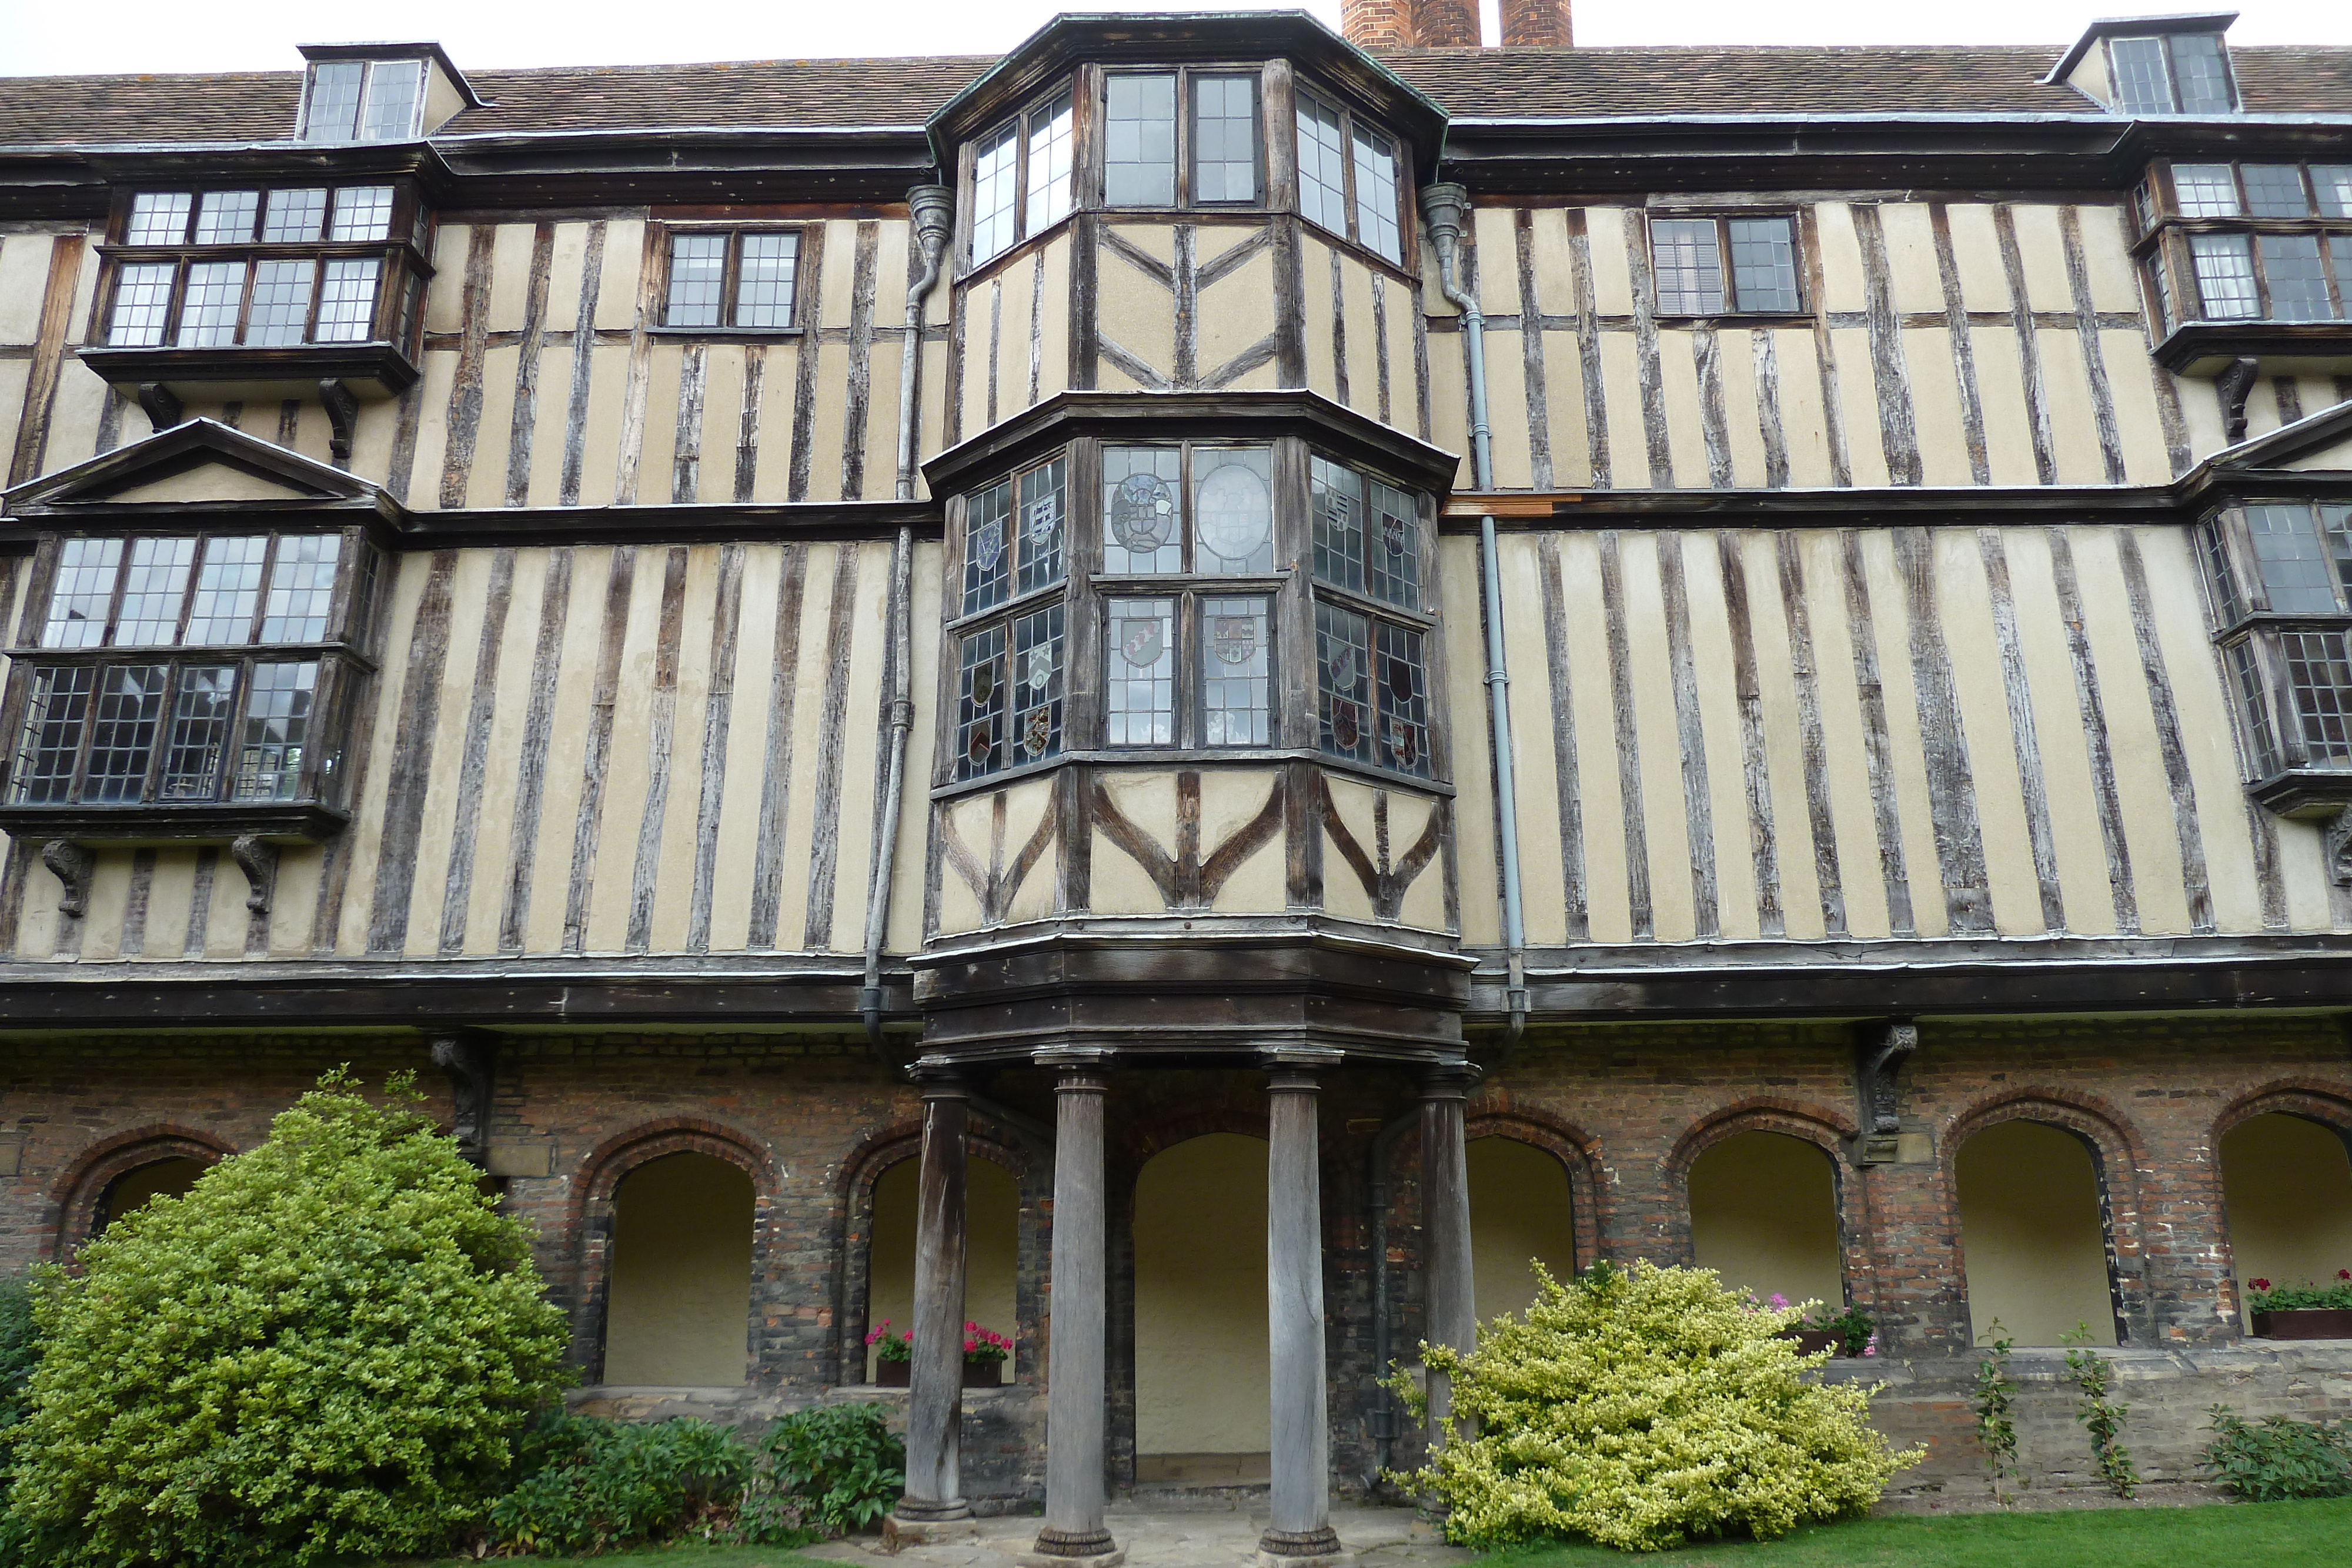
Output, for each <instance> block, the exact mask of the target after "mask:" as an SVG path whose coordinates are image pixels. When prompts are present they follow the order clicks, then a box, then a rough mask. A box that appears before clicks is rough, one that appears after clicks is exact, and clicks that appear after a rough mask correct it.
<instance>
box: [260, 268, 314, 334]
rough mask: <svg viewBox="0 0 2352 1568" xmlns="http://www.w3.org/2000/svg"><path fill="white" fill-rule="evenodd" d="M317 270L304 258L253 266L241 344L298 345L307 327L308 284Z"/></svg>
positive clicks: (308, 312) (308, 306)
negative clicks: (250, 305)
mask: <svg viewBox="0 0 2352 1568" xmlns="http://www.w3.org/2000/svg"><path fill="white" fill-rule="evenodd" d="M318 269H319V264H318V263H317V262H315V261H311V260H310V259H308V258H307V257H306V258H305V259H303V260H301V261H265V262H260V263H257V265H256V266H255V267H254V273H253V309H252V311H251V313H250V314H248V315H247V318H246V322H245V340H246V341H247V342H248V343H259V344H271V343H299V342H300V341H301V340H302V329H303V328H305V327H307V326H309V325H310V282H311V279H312V278H313V277H316V276H317V274H318Z"/></svg>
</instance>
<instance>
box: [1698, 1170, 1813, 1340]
mask: <svg viewBox="0 0 2352 1568" xmlns="http://www.w3.org/2000/svg"><path fill="white" fill-rule="evenodd" d="M1685 1185H1686V1186H1687V1188H1688V1191H1689V1194H1690V1221H1691V1253H1692V1256H1693V1257H1694V1259H1695V1260H1696V1261H1697V1264H1698V1266H1699V1267H1700V1268H1702V1269H1712V1270H1715V1271H1716V1272H1717V1273H1718V1274H1720V1275H1721V1276H1722V1277H1723V1282H1724V1283H1725V1284H1727V1285H1728V1286H1730V1287H1731V1288H1732V1289H1734V1290H1738V1289H1741V1288H1743V1287H1744V1288H1746V1289H1748V1290H1750V1291H1755V1292H1756V1294H1757V1297H1758V1298H1759V1300H1769V1299H1770V1298H1771V1297H1773V1296H1776V1295H1778V1296H1785V1297H1786V1298H1788V1300H1789V1301H1790V1302H1791V1303H1794V1302H1798V1301H1819V1302H1821V1303H1822V1305H1823V1306H1825V1307H1827V1308H1828V1309H1829V1310H1830V1311H1832V1312H1836V1311H1838V1310H1839V1309H1841V1308H1843V1306H1844V1305H1845V1264H1844V1254H1843V1249H1841V1248H1840V1247H1839V1245H1838V1207H1837V1172H1836V1171H1835V1169H1834V1168H1832V1166H1831V1165H1830V1157H1829V1155H1828V1154H1827V1153H1825V1152H1824V1151H1823V1150H1822V1147H1821V1145H1818V1144H1813V1143H1808V1142H1807V1141H1806V1140H1804V1139H1803V1138H1792V1137H1790V1135H1789V1134H1786V1133H1765V1132H1747V1133H1734V1134H1731V1136H1729V1137H1727V1138H1725V1139H1723V1140H1722V1141H1721V1142H1719V1143H1715V1144H1711V1145H1708V1146H1707V1147H1706V1148H1705V1149H1703V1150H1701V1151H1700V1153H1699V1155H1698V1157H1697V1158H1696V1159H1695V1160H1693V1161H1692V1162H1691V1167H1690V1175H1689V1176H1688V1178H1687V1180H1686V1183H1685Z"/></svg>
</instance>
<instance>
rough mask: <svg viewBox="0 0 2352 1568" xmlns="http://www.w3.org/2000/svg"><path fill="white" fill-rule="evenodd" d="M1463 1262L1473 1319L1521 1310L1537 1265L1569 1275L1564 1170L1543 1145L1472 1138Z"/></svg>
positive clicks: (1570, 1233)
mask: <svg viewBox="0 0 2352 1568" xmlns="http://www.w3.org/2000/svg"><path fill="white" fill-rule="evenodd" d="M1465 1153H1466V1155H1467V1156H1468V1157H1467V1162H1466V1163H1467V1165H1468V1169H1469V1177H1470V1260H1471V1262H1470V1267H1471V1270H1472V1277H1473V1279H1474V1280H1475V1289H1476V1292H1477V1315H1478V1321H1479V1322H1487V1321H1489V1320H1491V1319H1493V1318H1495V1317H1497V1316H1499V1315H1500V1314H1502V1313H1504V1312H1515V1313H1518V1312H1526V1311H1527V1309H1528V1305H1529V1304H1530V1303H1531V1302H1533V1301H1535V1299H1536V1292H1537V1284H1536V1274H1535V1270H1534V1269H1533V1268H1531V1267H1530V1264H1534V1263H1540V1264H1542V1265H1543V1267H1544V1269H1545V1270H1547V1271H1548V1272H1549V1274H1550V1275H1551V1277H1552V1278H1553V1279H1555V1280H1558V1281H1563V1282H1564V1281H1567V1280H1568V1279H1569V1278H1570V1276H1571V1275H1573V1274H1574V1273H1575V1272H1576V1226H1575V1221H1574V1216H1573V1214H1572V1213H1571V1212H1570V1199H1569V1186H1568V1169H1567V1167H1566V1166H1562V1165H1561V1164H1560V1163H1559V1156H1558V1155H1554V1154H1552V1153H1551V1152H1550V1151H1549V1150H1548V1149H1539V1148H1537V1147H1536V1146H1534V1145H1531V1144H1522V1143H1519V1142H1517V1141H1516V1140H1515V1139H1511V1138H1473V1139H1471V1140H1470V1143H1469V1146H1468V1148H1467V1149H1466V1150H1465Z"/></svg>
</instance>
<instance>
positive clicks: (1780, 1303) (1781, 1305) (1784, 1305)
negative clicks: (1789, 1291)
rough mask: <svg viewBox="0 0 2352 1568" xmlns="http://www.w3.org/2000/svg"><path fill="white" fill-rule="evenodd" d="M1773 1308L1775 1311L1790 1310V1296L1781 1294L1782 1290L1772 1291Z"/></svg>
mask: <svg viewBox="0 0 2352 1568" xmlns="http://www.w3.org/2000/svg"><path fill="white" fill-rule="evenodd" d="M1772 1310H1773V1311H1774V1312H1787V1311H1788V1310H1789V1298H1788V1297H1786V1296H1784V1295H1782V1294H1781V1293H1780V1291H1773V1292H1772Z"/></svg>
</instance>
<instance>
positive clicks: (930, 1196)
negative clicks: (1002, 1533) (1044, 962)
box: [892, 1074, 971, 1540]
mask: <svg viewBox="0 0 2352 1568" xmlns="http://www.w3.org/2000/svg"><path fill="white" fill-rule="evenodd" d="M969 1093H970V1091H969V1090H967V1089H966V1088H965V1086H964V1083H963V1081H962V1080H961V1079H960V1078H956V1077H953V1076H950V1075H944V1074H943V1075H941V1076H939V1077H936V1078H932V1079H930V1080H929V1081H928V1082H925V1083H924V1085H923V1171H922V1185H921V1191H920V1195H919V1197H918V1199H917V1202H918V1204H919V1207H918V1209H917V1212H916V1216H915V1359H914V1364H913V1366H912V1367H911V1368H910V1369H909V1376H910V1381H911V1383H912V1391H911V1394H910V1396H909V1398H908V1406H907V1493H906V1495H905V1496H904V1497H902V1498H901V1499H899V1500H898V1511H897V1512H896V1513H895V1514H894V1515H893V1516H892V1521H893V1523H894V1525H895V1527H896V1529H897V1530H898V1533H899V1534H900V1535H902V1536H905V1537H908V1538H909V1539H915V1540H923V1539H933V1538H936V1537H937V1536H938V1535H939V1534H940V1533H941V1531H940V1529H939V1527H940V1526H941V1525H953V1524H958V1523H960V1522H963V1521H970V1520H971V1505H970V1504H969V1503H967V1502H965V1501H964V1500H963V1463H962V1452H961V1437H962V1427H963V1324H964V1315H963V1264H964V1176H965V1165H966V1161H967V1158H968V1155H967V1152H966V1145H965V1138H964V1128H965V1124H966V1121H967V1119H968V1117H969V1114H970V1110H971V1107H970V1103H969V1100H968V1096H969ZM967 1528H968V1525H967Z"/></svg>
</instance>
